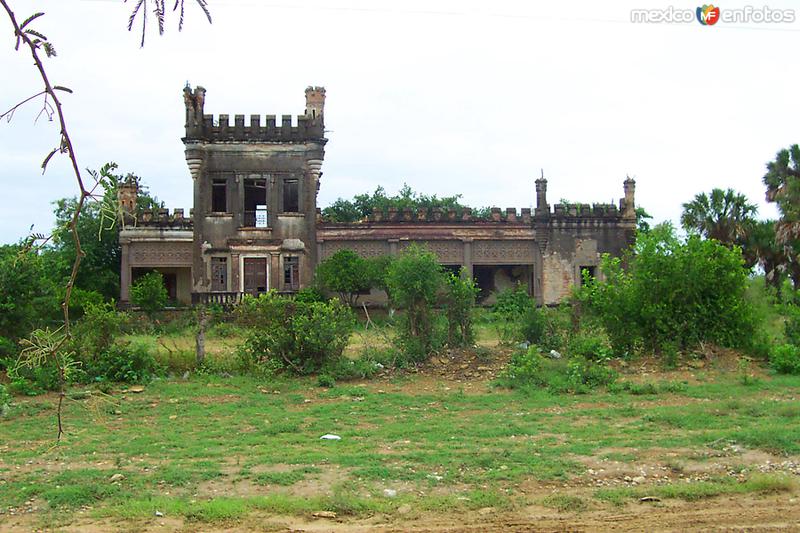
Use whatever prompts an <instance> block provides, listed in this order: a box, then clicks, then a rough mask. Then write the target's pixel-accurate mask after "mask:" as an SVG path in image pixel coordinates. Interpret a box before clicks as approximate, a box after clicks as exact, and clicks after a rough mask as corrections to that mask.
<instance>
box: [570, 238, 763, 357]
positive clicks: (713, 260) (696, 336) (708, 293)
mask: <svg viewBox="0 0 800 533" xmlns="http://www.w3.org/2000/svg"><path fill="white" fill-rule="evenodd" d="M623 265H626V268H623ZM601 266H602V270H603V273H604V274H605V281H598V282H596V283H592V284H588V285H586V286H584V287H581V289H579V290H578V291H577V293H576V295H577V298H578V300H579V301H580V302H581V303H582V304H585V308H587V309H589V311H590V312H592V313H593V314H594V315H595V316H596V317H597V318H598V319H599V321H600V322H601V323H602V324H603V326H604V328H605V330H606V332H607V333H608V335H609V338H610V340H611V345H612V346H613V347H614V351H615V352H616V353H618V354H624V353H631V352H632V351H633V350H634V348H635V347H636V346H643V347H644V348H646V349H648V350H650V351H653V352H656V353H660V352H661V351H662V350H663V348H664V347H666V346H669V345H673V346H675V347H676V348H677V349H685V348H691V347H694V346H696V345H697V344H698V343H700V342H712V343H716V344H719V345H721V346H727V347H732V348H747V347H748V345H749V343H750V342H751V339H753V338H754V334H755V333H756V331H757V330H758V328H759V326H760V325H759V324H758V320H757V319H756V317H755V315H754V313H753V311H752V307H751V305H750V304H749V303H748V302H747V300H746V299H745V291H746V289H747V275H748V272H747V270H746V269H745V268H744V265H743V260H742V254H741V251H740V250H739V249H738V248H733V249H728V248H726V247H725V246H723V245H722V244H720V243H719V242H717V241H715V240H703V239H700V238H699V237H696V236H691V237H689V238H688V239H686V240H681V239H679V238H678V237H676V235H675V230H674V229H673V228H672V226H670V225H668V224H662V225H659V226H657V227H655V228H653V229H652V230H651V231H650V232H648V233H640V234H639V235H638V236H637V242H636V246H635V249H634V250H633V251H632V252H630V253H628V254H627V255H626V256H625V257H622V258H611V257H609V256H606V257H605V258H604V260H603V262H602V265H601Z"/></svg>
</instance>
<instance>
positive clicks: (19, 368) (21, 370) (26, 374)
mask: <svg viewBox="0 0 800 533" xmlns="http://www.w3.org/2000/svg"><path fill="white" fill-rule="evenodd" d="M79 376H80V372H78V373H77V374H76V375H73V376H72V377H71V379H70V380H69V381H72V380H74V379H77V378H78V377H79ZM8 377H9V378H10V379H11V383H10V385H9V391H10V392H12V393H13V394H16V395H18V396H36V395H37V394H41V393H42V392H44V391H57V390H59V389H60V388H61V387H60V380H59V376H58V367H57V366H56V364H55V361H53V360H52V359H51V358H48V359H47V360H46V361H44V362H43V363H42V364H41V365H38V366H33V367H31V366H27V365H20V364H17V362H16V361H15V362H14V363H13V364H12V365H11V366H9V370H8Z"/></svg>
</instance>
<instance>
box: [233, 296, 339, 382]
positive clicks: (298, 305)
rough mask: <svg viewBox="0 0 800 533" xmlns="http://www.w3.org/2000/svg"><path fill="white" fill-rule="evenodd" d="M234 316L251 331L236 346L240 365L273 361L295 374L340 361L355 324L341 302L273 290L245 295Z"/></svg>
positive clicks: (312, 371) (314, 370)
mask: <svg viewBox="0 0 800 533" xmlns="http://www.w3.org/2000/svg"><path fill="white" fill-rule="evenodd" d="M237 314H238V316H239V322H240V323H241V324H243V325H245V326H247V327H249V328H250V330H249V332H248V333H247V337H246V338H245V341H244V343H243V344H242V345H241V346H240V354H241V357H242V358H243V359H244V361H245V362H251V363H256V364H259V363H263V362H266V361H272V363H273V364H279V365H281V366H282V367H284V368H287V369H289V370H291V371H293V372H295V373H297V374H311V373H314V372H317V371H319V370H320V369H321V368H322V366H323V365H324V364H325V363H326V362H329V361H332V360H335V359H337V358H339V357H341V355H342V352H343V351H344V348H345V346H347V341H348V339H349V337H350V334H351V333H352V332H353V328H354V326H355V319H354V317H353V313H352V311H351V310H350V309H349V308H348V307H346V306H345V305H343V304H342V303H341V302H338V301H336V300H331V301H329V302H311V303H308V302H301V301H297V300H295V299H293V298H286V297H281V296H278V295H277V294H276V293H275V292H273V291H270V292H268V293H265V294H261V295H259V297H258V298H253V297H249V296H248V297H245V299H244V301H243V302H242V304H241V305H240V306H239V309H238V311H237Z"/></svg>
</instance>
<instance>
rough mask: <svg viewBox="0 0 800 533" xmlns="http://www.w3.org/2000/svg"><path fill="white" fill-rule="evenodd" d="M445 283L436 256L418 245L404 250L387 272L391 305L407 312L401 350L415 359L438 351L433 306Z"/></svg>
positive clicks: (400, 339)
mask: <svg viewBox="0 0 800 533" xmlns="http://www.w3.org/2000/svg"><path fill="white" fill-rule="evenodd" d="M443 283H444V274H443V271H442V267H441V265H439V263H438V261H437V259H436V256H435V255H434V254H433V252H430V251H428V250H426V249H424V248H421V247H420V246H417V245H416V244H412V245H410V246H409V247H408V248H406V249H405V250H403V251H402V252H401V253H400V255H399V256H398V257H397V259H395V260H394V261H393V262H392V263H391V265H389V269H388V271H387V273H386V284H387V286H388V287H389V294H390V295H391V299H392V303H393V304H395V305H396V306H397V307H399V308H401V309H403V310H404V311H405V316H404V317H403V321H402V324H401V332H400V334H399V341H400V344H401V348H402V349H403V350H404V351H405V352H406V353H407V354H408V355H410V356H411V357H413V358H415V359H424V358H426V357H427V356H428V355H430V353H431V352H432V351H434V350H435V349H436V348H438V339H437V338H436V333H437V331H436V323H437V320H436V316H435V315H434V313H433V306H434V304H435V303H436V301H437V297H438V292H439V290H440V289H441V287H442V285H443Z"/></svg>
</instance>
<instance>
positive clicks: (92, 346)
mask: <svg viewBox="0 0 800 533" xmlns="http://www.w3.org/2000/svg"><path fill="white" fill-rule="evenodd" d="M126 320H127V315H125V313H120V312H118V311H117V310H116V309H115V308H114V304H113V303H100V304H94V303H87V304H86V306H85V308H84V315H83V317H82V318H81V319H80V320H78V321H77V322H76V323H75V325H74V326H73V330H72V342H71V346H70V347H71V349H72V350H73V351H74V352H75V355H76V358H77V360H78V361H89V360H91V359H92V358H96V357H99V356H100V354H101V353H103V352H104V351H106V350H107V349H109V348H110V347H111V345H112V344H114V339H116V338H117V336H118V335H119V333H120V331H121V328H122V324H123V323H124V322H125V321H126Z"/></svg>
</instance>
